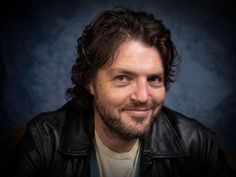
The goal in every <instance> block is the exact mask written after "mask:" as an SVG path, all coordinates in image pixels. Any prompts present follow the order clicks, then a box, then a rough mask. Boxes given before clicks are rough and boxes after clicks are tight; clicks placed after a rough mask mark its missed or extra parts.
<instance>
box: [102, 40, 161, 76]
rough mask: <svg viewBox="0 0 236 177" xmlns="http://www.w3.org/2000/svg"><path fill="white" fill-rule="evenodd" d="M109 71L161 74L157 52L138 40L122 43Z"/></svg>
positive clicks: (108, 67)
mask: <svg viewBox="0 0 236 177" xmlns="http://www.w3.org/2000/svg"><path fill="white" fill-rule="evenodd" d="M107 69H110V70H116V69H119V70H122V69H124V70H130V71H131V72H132V71H133V72H142V71H144V72H163V64H162V59H161V56H160V53H159V51H158V50H157V49H156V48H155V47H151V46H148V45H146V44H145V43H143V42H141V41H138V40H128V41H125V42H123V43H122V44H121V45H120V47H119V48H118V50H117V52H116V55H115V59H114V61H113V63H112V64H111V65H109V66H107Z"/></svg>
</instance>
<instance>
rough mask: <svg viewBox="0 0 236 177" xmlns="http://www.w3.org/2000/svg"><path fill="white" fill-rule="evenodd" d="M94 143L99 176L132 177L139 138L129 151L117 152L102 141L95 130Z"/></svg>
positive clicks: (137, 154)
mask: <svg viewBox="0 0 236 177" xmlns="http://www.w3.org/2000/svg"><path fill="white" fill-rule="evenodd" d="M94 143H95V150H96V157H97V163H98V168H99V174H100V177H134V175H135V171H136V168H137V163H138V156H139V151H140V144H139V140H137V141H136V143H135V144H134V146H133V147H132V148H131V150H130V151H129V152H125V153H117V152H114V151H112V150H110V149H109V148H108V147H106V146H105V145H104V144H103V143H102V141H101V139H100V137H99V136H98V134H97V132H96V130H95V141H94Z"/></svg>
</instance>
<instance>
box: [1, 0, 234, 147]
mask: <svg viewBox="0 0 236 177" xmlns="http://www.w3.org/2000/svg"><path fill="white" fill-rule="evenodd" d="M5 2H6V4H1V31H0V32H1V34H0V35H1V45H0V47H1V48H0V52H1V53H0V57H1V60H0V78H1V87H0V94H1V97H0V98H1V102H0V123H1V127H0V133H1V134H4V133H6V132H7V131H9V130H10V129H12V128H14V127H17V126H19V125H22V124H24V123H26V122H27V121H29V120H30V119H32V118H33V117H34V116H35V115H37V114H38V113H40V112H42V111H51V110H54V109H57V108H59V107H60V106H61V105H63V104H64V103H65V102H66V99H65V90H66V88H68V87H70V84H71V82H70V69H71V66H72V64H73V63H74V62H75V57H76V39H77V38H78V37H79V36H80V34H81V32H82V29H83V28H84V27H85V26H86V24H87V23H88V22H90V20H91V19H92V18H93V17H94V16H95V15H96V14H97V13H98V12H100V11H102V10H105V9H110V8H113V7H114V6H116V5H119V6H123V7H128V8H132V9H136V10H145V11H148V12H151V13H153V14H155V16H157V17H159V18H161V19H162V20H163V21H164V23H165V24H166V26H167V27H168V28H170V29H171V31H172V37H173V40H174V42H175V44H176V47H177V50H178V52H179V54H180V55H181V58H182V65H181V70H180V72H179V74H178V77H177V82H176V83H175V84H173V85H172V87H171V89H170V91H169V93H168V96H167V100H166V105H168V106H170V107H171V108H174V109H176V110H178V111H180V112H182V113H185V114H187V115H189V116H191V117H194V118H195V119H197V120H199V121H200V122H202V123H204V124H205V125H207V126H208V127H211V128H212V129H213V130H214V131H216V132H217V133H218V134H219V135H220V136H222V137H223V138H224V140H225V144H226V147H227V148H228V149H231V150H232V149H233V150H235V149H236V138H235V137H236V135H235V133H236V130H235V129H236V120H235V119H236V108H235V107H236V100H235V98H236V91H235V85H236V75H235V74H236V71H235V68H236V54H235V51H236V50H235V49H236V45H235V43H236V34H235V33H236V28H235V22H236V19H235V16H234V15H235V14H234V13H233V10H234V9H233V6H232V4H231V3H230V2H229V1H227V0H224V1H223V0H214V1H213V0H212V1H209V0H208V1H203V0H200V1H193V2H192V1H183V0H179V1H174V0H163V1H161V0H119V1H114V0H113V1H112V0H102V1H91V0H86V1H85V0H67V1H61V0H37V1H33V0H31V1H30V0H18V1H5ZM1 3H2V1H1Z"/></svg>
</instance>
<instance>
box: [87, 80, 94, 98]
mask: <svg viewBox="0 0 236 177" xmlns="http://www.w3.org/2000/svg"><path fill="white" fill-rule="evenodd" d="M86 87H87V89H88V91H89V93H90V94H91V95H94V83H93V81H89V82H88V83H87V86H86Z"/></svg>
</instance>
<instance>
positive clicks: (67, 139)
mask: <svg viewBox="0 0 236 177" xmlns="http://www.w3.org/2000/svg"><path fill="white" fill-rule="evenodd" d="M90 112H92V111H90ZM92 120H93V115H92V114H91V113H90V114H88V113H83V112H82V111H78V109H77V108H76V106H75V105H74V103H73V102H69V103H67V104H66V105H65V106H64V107H62V108H61V109H59V110H57V111H55V112H50V113H42V114H40V115H39V116H37V117H36V118H35V119H33V120H32V121H31V122H30V123H29V124H28V128H27V130H26V133H25V135H24V136H23V139H22V140H21V142H20V144H19V148H18V155H17V156H16V158H15V159H14V161H13V162H14V164H13V165H12V166H11V172H12V173H13V174H12V176H14V177H26V176H27V177H47V176H48V177H89V176H90V160H89V159H90V158H89V155H90V150H91V147H92V146H91V145H93V121H92ZM141 141H142V153H141V164H140V173H141V174H140V176H143V177H144V176H145V177H154V176H157V177H223V176H227V177H229V176H234V174H233V173H232V170H231V169H230V168H229V166H228V165H227V163H226V160H225V158H224V156H223V153H222V150H221V148H220V146H219V141H218V139H217V137H216V136H215V134H214V133H213V132H211V131H210V130H209V129H207V128H205V127H204V126H203V125H201V124H200V123H198V122H196V121H194V120H193V119H190V118H187V117H186V116H184V115H182V114H180V113H177V112H174V111H172V110H170V109H169V108H167V107H163V108H162V111H161V113H160V115H159V116H158V117H157V118H156V119H155V122H154V124H153V126H152V128H151V131H150V133H149V134H148V135H146V136H145V137H143V138H141Z"/></svg>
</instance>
